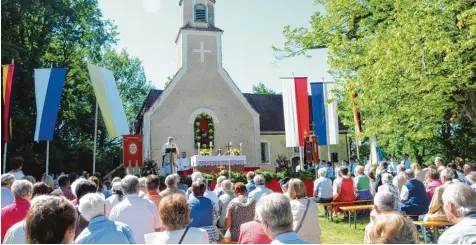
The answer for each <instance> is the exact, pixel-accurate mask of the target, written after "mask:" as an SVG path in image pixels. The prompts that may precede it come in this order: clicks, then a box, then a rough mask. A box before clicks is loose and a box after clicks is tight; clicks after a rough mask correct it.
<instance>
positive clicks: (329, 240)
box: [319, 206, 370, 244]
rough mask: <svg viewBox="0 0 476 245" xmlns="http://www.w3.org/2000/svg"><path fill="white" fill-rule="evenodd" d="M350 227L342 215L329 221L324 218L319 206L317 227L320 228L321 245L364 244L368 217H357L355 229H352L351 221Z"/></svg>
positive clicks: (322, 210)
mask: <svg viewBox="0 0 476 245" xmlns="http://www.w3.org/2000/svg"><path fill="white" fill-rule="evenodd" d="M351 221H352V226H349V220H348V219H345V220H344V217H343V215H342V214H341V215H339V217H337V218H334V221H330V220H327V219H325V218H324V209H323V208H322V206H319V225H320V226H321V241H322V243H323V244H337V243H341V244H349V243H358V244H362V243H364V233H365V226H366V225H367V224H368V223H369V221H370V218H369V217H357V229H354V224H353V219H352V220H351Z"/></svg>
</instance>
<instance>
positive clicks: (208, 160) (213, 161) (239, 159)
mask: <svg viewBox="0 0 476 245" xmlns="http://www.w3.org/2000/svg"><path fill="white" fill-rule="evenodd" d="M191 161H192V167H202V166H218V165H228V164H230V165H246V156H197V155H195V156H193V157H192V159H191Z"/></svg>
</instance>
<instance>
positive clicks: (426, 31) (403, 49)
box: [273, 0, 476, 162]
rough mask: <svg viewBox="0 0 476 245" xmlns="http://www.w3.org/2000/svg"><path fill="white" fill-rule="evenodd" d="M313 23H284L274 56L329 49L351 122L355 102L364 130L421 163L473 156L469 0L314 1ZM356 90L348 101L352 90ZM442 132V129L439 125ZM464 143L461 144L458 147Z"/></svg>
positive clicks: (475, 38) (475, 84)
mask: <svg viewBox="0 0 476 245" xmlns="http://www.w3.org/2000/svg"><path fill="white" fill-rule="evenodd" d="M316 3H317V4H321V5H323V6H324V8H325V13H319V12H317V13H315V14H314V15H313V16H312V17H311V24H312V27H311V28H310V29H306V28H294V29H293V28H291V27H289V26H287V27H285V28H284V35H285V36H286V40H285V43H284V47H283V48H276V47H273V49H274V50H275V51H276V54H277V57H278V59H281V58H286V57H292V56H296V55H306V54H307V51H308V50H310V49H314V48H320V47H327V48H328V49H329V59H328V60H329V64H330V66H331V73H332V74H333V76H334V78H335V80H336V83H337V84H338V89H337V91H336V93H338V94H339V95H340V96H339V98H342V100H341V101H339V104H340V106H339V109H340V116H341V118H342V119H344V120H343V121H344V123H345V124H347V125H352V124H353V123H352V112H351V108H352V107H351V105H352V104H353V103H357V104H358V105H359V108H360V111H361V115H362V123H363V130H364V134H363V135H362V136H363V137H369V136H372V135H377V136H378V142H379V144H380V145H382V146H383V147H385V148H386V151H387V152H401V151H405V152H409V153H411V155H412V156H413V158H414V159H415V160H418V161H420V162H423V161H425V159H427V158H429V157H432V156H435V155H440V154H442V155H445V156H447V159H450V158H453V157H455V156H458V155H459V156H462V157H464V158H468V159H476V154H475V153H474V152H467V151H465V152H463V151H460V149H457V148H455V147H456V146H457V145H456V144H454V143H455V142H454V140H453V138H454V137H456V136H457V135H458V134H459V135H460V136H461V134H464V136H465V137H462V138H460V139H463V140H465V145H467V146H468V147H469V148H471V149H472V148H473V147H475V146H476V145H475V138H474V133H471V132H472V131H474V130H473V128H474V126H476V120H474V119H475V118H476V110H475V106H474V103H471V101H473V102H474V100H475V98H476V92H475V91H476V90H475V88H476V81H475V77H476V76H475V71H476V69H475V67H476V63H475V55H476V48H475V46H476V31H475V30H476V28H475V26H476V18H475V15H476V10H475V8H474V3H472V2H471V1H469V0H455V1H433V0H421V1H411V0H403V1H390V0H385V1H356V0H339V1H337V0H331V1H324V0H317V1H316ZM352 93H357V94H358V97H357V99H355V100H352V98H351V96H350V95H351V94H352ZM445 130H446V132H448V133H449V134H445V133H444V132H445ZM465 149H467V147H465Z"/></svg>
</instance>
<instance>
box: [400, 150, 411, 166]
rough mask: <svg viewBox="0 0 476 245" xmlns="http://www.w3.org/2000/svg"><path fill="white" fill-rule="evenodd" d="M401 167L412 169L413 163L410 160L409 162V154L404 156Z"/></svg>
mask: <svg viewBox="0 0 476 245" xmlns="http://www.w3.org/2000/svg"><path fill="white" fill-rule="evenodd" d="M400 165H403V166H405V169H410V168H411V165H412V162H411V161H410V160H408V154H406V153H405V154H403V160H402V162H401V163H400Z"/></svg>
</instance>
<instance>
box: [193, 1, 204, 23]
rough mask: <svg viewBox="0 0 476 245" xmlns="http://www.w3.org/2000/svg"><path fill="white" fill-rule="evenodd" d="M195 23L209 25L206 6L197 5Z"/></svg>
mask: <svg viewBox="0 0 476 245" xmlns="http://www.w3.org/2000/svg"><path fill="white" fill-rule="evenodd" d="M195 22H203V23H207V6H206V5H205V4H201V3H199V4H195Z"/></svg>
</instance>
